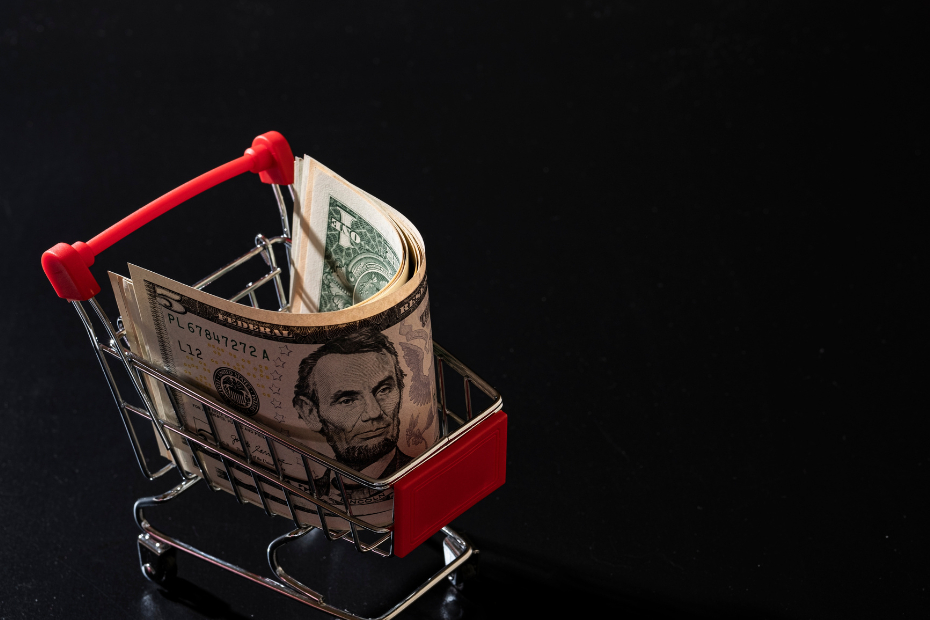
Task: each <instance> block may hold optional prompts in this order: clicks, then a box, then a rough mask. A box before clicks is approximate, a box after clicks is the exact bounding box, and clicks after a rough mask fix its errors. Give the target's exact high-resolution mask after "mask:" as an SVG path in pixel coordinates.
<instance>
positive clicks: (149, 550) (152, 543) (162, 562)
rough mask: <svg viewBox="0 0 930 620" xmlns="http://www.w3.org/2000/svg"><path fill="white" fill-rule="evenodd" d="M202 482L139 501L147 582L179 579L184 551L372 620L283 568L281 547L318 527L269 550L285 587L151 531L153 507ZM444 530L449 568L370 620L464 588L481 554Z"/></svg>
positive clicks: (341, 613) (355, 619)
mask: <svg viewBox="0 0 930 620" xmlns="http://www.w3.org/2000/svg"><path fill="white" fill-rule="evenodd" d="M198 480H199V478H192V479H189V480H185V481H184V482H182V483H180V484H179V485H177V486H176V487H174V488H173V489H171V490H170V491H168V492H167V493H163V494H161V495H155V496H153V497H143V498H141V499H139V500H137V501H136V503H135V506H134V509H133V512H134V515H135V519H136V524H137V525H138V526H139V529H141V530H142V533H141V534H139V537H138V545H139V565H140V566H141V568H142V574H143V575H145V577H146V579H149V580H150V581H153V582H155V583H158V584H163V583H167V582H169V581H170V580H171V579H172V578H174V577H175V576H176V575H177V559H176V555H177V553H176V550H177V549H180V550H181V551H184V552H186V553H189V554H191V555H193V556H194V557H197V558H200V559H201V560H205V561H207V562H209V563H210V564H213V565H215V566H219V567H220V568H224V569H226V570H228V571H230V572H233V573H236V574H237V575H239V576H241V577H245V578H246V579H248V580H249V581H252V582H254V583H257V584H260V585H263V586H265V587H267V588H270V589H272V590H274V591H276V592H278V593H279V594H283V595H285V596H287V597H289V598H292V599H294V600H297V601H300V602H301V603H304V604H305V605H309V606H311V607H314V608H316V609H319V610H321V611H325V612H326V613H328V614H331V615H333V616H336V617H337V618H342V619H343V620H369V619H365V618H361V617H360V616H357V615H355V614H353V613H351V612H349V611H347V610H344V609H339V608H338V607H333V606H331V605H328V604H327V603H325V602H324V601H323V595H322V594H320V593H319V592H316V591H315V590H312V589H310V588H308V587H307V586H305V585H304V584H302V583H301V582H300V581H298V580H296V579H294V578H293V577H291V576H290V575H288V574H287V573H286V572H285V571H284V569H283V568H282V567H281V565H280V564H279V563H278V558H277V553H278V550H279V549H280V548H281V547H283V546H284V545H286V544H287V543H290V542H293V541H295V540H297V539H298V538H301V537H302V536H304V535H306V534H308V533H309V532H310V531H312V530H314V529H317V528H314V527H301V528H298V529H296V530H293V531H292V532H289V533H287V534H285V535H283V536H279V537H278V538H276V539H275V540H273V541H272V542H271V544H270V545H268V552H267V555H268V564H269V566H270V567H271V570H272V571H273V572H274V574H275V576H277V577H278V578H279V579H281V581H283V582H284V583H281V582H278V581H275V580H274V579H268V578H267V577H262V576H261V575H256V574H255V573H252V572H249V571H247V570H245V569H243V568H239V567H238V566H236V565H234V564H230V563H229V562H226V561H224V560H221V559H220V558H218V557H216V556H212V555H210V554H208V553H204V552H203V551H200V550H199V549H197V548H196V547H192V546H191V545H188V544H187V543H185V542H183V541H180V540H178V539H176V538H172V537H171V536H168V535H167V534H164V533H163V532H160V531H158V530H156V529H155V528H154V527H152V524H151V523H149V522H148V520H147V519H146V518H145V513H144V511H145V509H146V508H150V507H152V506H157V505H159V504H164V503H166V502H168V501H170V500H172V499H174V498H176V497H178V496H179V495H181V493H183V492H184V491H186V490H187V489H189V488H191V487H192V486H193V485H194V484H196V482H197V481H198ZM442 531H443V533H444V534H445V535H446V538H445V539H444V540H443V556H444V558H445V566H444V567H443V568H441V569H440V570H439V571H438V572H436V573H435V574H434V575H433V576H432V577H430V578H429V579H427V580H426V581H425V582H424V583H423V584H421V585H420V586H419V587H418V588H417V589H416V590H414V591H413V592H412V593H410V594H409V595H408V596H407V597H406V598H404V599H403V600H402V601H401V602H399V603H398V604H397V605H395V606H394V607H392V608H391V609H389V610H388V611H387V612H385V613H384V614H382V615H381V616H378V617H377V618H373V619H370V620H390V619H391V618H394V617H396V616H397V615H398V614H399V613H400V612H402V611H403V610H404V609H406V608H407V607H408V606H410V604H411V603H413V602H414V601H416V600H417V599H418V598H420V597H421V596H423V594H425V593H426V592H427V591H428V590H429V589H430V588H432V587H433V586H435V585H436V584H438V583H441V582H442V581H443V579H444V578H447V577H448V578H449V579H450V580H451V581H452V583H453V584H456V585H460V584H461V577H462V575H463V574H464V573H465V572H467V570H461V569H463V568H464V569H467V565H466V563H467V562H468V561H469V560H470V559H471V558H472V557H473V556H474V555H475V554H476V553H477V550H476V549H475V548H474V546H473V545H471V543H469V542H468V541H467V540H466V539H464V538H463V537H461V536H459V535H458V534H457V533H456V532H455V531H454V530H453V529H452V528H449V527H444V528H442Z"/></svg>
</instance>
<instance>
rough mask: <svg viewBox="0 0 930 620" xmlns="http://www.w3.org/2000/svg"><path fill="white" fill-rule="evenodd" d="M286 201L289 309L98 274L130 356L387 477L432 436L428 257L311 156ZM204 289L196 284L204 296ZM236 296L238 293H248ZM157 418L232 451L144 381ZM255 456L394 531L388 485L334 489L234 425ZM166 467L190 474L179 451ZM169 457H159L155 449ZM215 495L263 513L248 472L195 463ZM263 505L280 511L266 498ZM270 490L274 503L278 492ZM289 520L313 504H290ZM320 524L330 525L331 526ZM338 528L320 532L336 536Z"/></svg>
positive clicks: (388, 216) (304, 515) (189, 407)
mask: <svg viewBox="0 0 930 620" xmlns="http://www.w3.org/2000/svg"><path fill="white" fill-rule="evenodd" d="M294 178H295V180H294V190H295V194H296V198H295V206H294V217H293V223H292V228H291V230H292V231H293V233H292V234H293V236H292V243H291V251H290V261H291V264H290V269H291V279H290V291H289V294H288V297H287V299H288V300H289V307H288V308H287V310H286V311H273V310H263V309H261V308H256V307H252V306H249V305H244V304H242V303H236V302H231V301H228V300H226V299H223V298H220V297H216V296H214V295H211V294H209V293H208V292H205V291H203V290H198V289H195V288H192V287H190V286H186V285H184V284H181V283H179V282H176V281H174V280H171V279H169V278H167V277H164V276H162V275H159V274H156V273H152V272H151V271H147V270H146V269H143V268H141V267H137V266H136V265H129V274H130V276H131V279H130V278H125V277H123V276H119V275H117V274H113V273H111V274H110V281H111V284H112V286H113V290H114V292H115V294H116V299H117V303H118V305H119V310H120V314H121V316H122V317H123V324H124V327H125V329H126V337H127V339H128V341H129V344H130V348H131V349H132V351H133V352H134V354H135V355H139V356H141V357H143V358H144V359H145V360H146V361H148V362H150V363H152V364H154V365H156V366H159V367H162V368H164V369H166V370H167V371H168V372H169V373H171V374H173V375H174V376H176V377H178V378H179V379H181V380H183V381H184V382H186V383H188V384H190V385H192V386H194V387H196V388H198V389H200V390H202V391H204V392H206V393H207V394H210V395H212V396H213V397H215V398H216V399H217V400H218V401H219V402H222V403H224V404H225V405H226V406H228V407H230V408H231V409H233V410H235V411H238V412H240V413H241V414H243V415H246V416H249V417H250V418H251V419H253V420H254V421H255V422H258V423H260V424H262V425H264V426H267V427H269V428H271V429H272V430H274V431H276V432H278V433H280V434H282V435H284V436H286V437H289V438H290V439H292V440H293V441H295V442H296V443H300V444H302V445H305V446H306V447H308V448H310V449H312V450H315V451H317V452H319V453H321V454H323V455H325V456H328V457H329V458H332V459H335V460H336V461H338V462H339V463H341V464H342V465H344V466H345V467H347V468H349V469H352V470H354V471H357V472H360V473H362V474H365V475H367V476H369V477H371V478H385V477H388V476H390V475H391V474H393V473H394V472H396V471H398V470H399V469H401V468H403V467H404V466H405V465H407V464H408V463H409V462H410V461H411V460H413V459H414V458H416V457H417V456H418V455H420V454H422V453H423V452H424V451H426V450H427V449H429V448H430V447H431V446H433V445H434V444H435V443H436V442H437V441H438V439H439V430H440V429H439V426H440V425H439V420H438V416H437V400H436V399H437V395H436V388H435V368H434V362H433V360H434V358H433V340H432V327H431V323H430V312H429V295H428V291H427V286H426V255H425V252H424V244H423V239H422V237H421V236H420V233H419V232H418V231H417V229H416V228H415V227H414V226H413V224H411V223H410V221H409V220H407V218H405V217H404V216H403V215H401V214H400V213H399V212H398V211H396V210H395V209H393V208H392V207H390V206H388V205H387V204H385V203H384V202H382V201H381V200H378V199H377V198H375V197H374V196H372V195H370V194H368V193H367V192H365V191H364V190H362V189H359V188H358V187H356V186H354V185H352V184H351V183H349V182H347V181H346V180H345V179H343V178H342V177H340V176H339V175H337V174H335V173H334V172H333V171H331V170H329V169H328V168H326V167H325V166H323V165H322V164H320V163H319V162H317V161H316V160H314V159H312V158H310V157H306V156H305V157H303V158H297V160H296V161H295V177H294ZM207 288H209V287H207ZM246 299H247V298H246ZM146 381H147V387H148V390H149V393H150V394H151V396H152V399H153V401H154V404H155V408H156V410H157V413H158V415H159V416H160V417H162V419H164V420H166V421H168V422H170V423H172V424H178V425H182V426H184V427H185V428H187V429H188V430H189V431H191V432H195V433H198V434H201V435H209V436H210V437H212V438H213V439H214V440H215V441H217V442H219V444H220V445H221V446H223V447H225V448H227V449H229V450H230V451H233V452H237V453H238V452H240V443H241V441H240V436H239V434H238V433H237V430H236V428H235V425H234V424H233V421H232V420H231V419H230V418H229V417H228V416H225V415H223V414H222V413H220V412H217V411H214V410H212V409H208V410H205V409H204V407H203V406H202V405H201V404H200V403H199V402H197V401H196V400H194V399H191V398H189V397H187V396H185V395H184V394H183V393H181V392H179V391H176V390H173V389H169V388H166V387H165V386H164V385H163V384H162V383H160V382H157V381H154V380H151V379H148V378H146ZM244 440H245V444H246V448H247V449H248V451H249V453H250V455H251V458H252V460H253V461H255V462H258V463H261V464H263V465H265V466H267V467H269V468H271V469H275V463H274V461H273V460H272V459H274V460H276V461H277V463H278V465H279V466H280V468H281V471H282V473H283V475H284V476H285V477H286V479H287V480H288V481H289V482H291V483H292V484H294V485H296V486H298V487H300V488H303V489H305V490H308V491H309V490H311V489H310V485H313V489H312V490H313V491H314V492H315V493H316V494H317V496H318V497H321V498H323V499H324V500H325V501H327V502H329V503H331V504H333V505H335V506H340V507H341V506H343V505H344V501H346V500H347V501H348V503H349V505H350V506H351V508H352V514H353V515H355V516H358V517H361V518H364V519H365V520H367V521H368V522H370V523H371V524H373V525H386V524H389V523H390V522H391V521H392V507H393V497H392V495H391V491H390V489H388V490H384V491H377V490H373V489H369V488H367V487H364V486H361V485H355V484H353V483H351V482H350V481H348V480H346V481H345V482H344V483H343V484H337V480H336V478H335V476H334V475H333V473H332V471H330V470H329V469H327V468H325V467H323V466H321V465H318V464H315V463H311V464H310V472H311V476H309V478H310V479H308V475H307V473H306V472H307V470H306V469H305V468H304V464H303V462H302V460H301V458H300V457H299V455H298V453H296V452H292V451H290V450H287V449H286V448H285V449H279V450H277V454H274V455H272V454H270V453H269V451H268V448H267V444H266V442H265V441H264V439H263V438H261V437H260V436H259V435H257V434H255V433H254V432H250V431H248V429H245V432H244ZM173 447H174V448H175V451H176V453H177V454H178V455H179V458H180V459H181V460H182V461H183V462H182V463H179V466H181V467H183V468H185V469H187V470H189V471H198V472H199V468H198V467H197V466H196V465H195V464H194V462H193V458H192V456H191V454H190V450H189V448H188V447H187V446H186V445H185V444H183V443H181V442H178V444H177V445H175V446H173ZM164 453H165V454H166V455H167V451H165V452H164ZM202 456H203V460H204V464H205V465H206V469H205V474H206V475H207V477H208V478H209V480H208V482H210V483H211V484H212V485H214V486H217V487H219V488H222V489H224V490H226V491H228V492H232V484H233V481H231V480H229V477H230V475H229V474H228V473H227V472H232V476H233V477H234V478H236V480H235V484H236V486H237V488H238V490H239V492H240V494H241V496H242V497H243V499H246V500H248V501H251V502H252V503H255V504H260V501H259V498H258V495H257V493H258V489H256V487H255V484H254V483H253V479H252V477H251V476H250V475H249V473H248V472H247V471H245V470H240V469H239V468H237V467H232V468H230V469H228V470H227V469H226V468H225V467H224V466H223V464H222V463H220V462H219V461H218V460H216V459H214V458H212V457H210V456H208V455H206V454H204V455H202ZM265 495H266V498H267V500H270V501H268V502H267V503H268V505H269V508H270V509H271V510H272V511H274V512H276V513H278V514H281V515H284V516H290V511H289V509H288V507H287V499H288V498H285V497H284V496H283V495H281V494H280V492H279V491H276V490H275V489H273V488H266V489H265ZM279 495H280V496H279ZM291 501H292V503H293V504H294V507H295V509H296V513H297V514H298V516H299V517H300V519H301V522H302V523H304V524H306V525H319V522H318V518H317V516H316V514H317V513H316V509H315V507H314V506H312V505H310V504H309V502H304V501H303V500H301V499H300V498H291ZM328 520H329V519H328ZM334 525H335V524H330V526H331V527H333V526H334Z"/></svg>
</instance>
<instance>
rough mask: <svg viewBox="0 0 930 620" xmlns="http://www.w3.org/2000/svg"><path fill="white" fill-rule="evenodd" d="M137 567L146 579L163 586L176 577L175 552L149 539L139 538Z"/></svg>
mask: <svg viewBox="0 0 930 620" xmlns="http://www.w3.org/2000/svg"><path fill="white" fill-rule="evenodd" d="M139 566H140V567H141V568H142V574H143V575H144V576H145V578H146V579H148V580H149V581H151V582H153V583H157V584H159V585H164V584H167V583H168V582H170V581H171V580H172V579H174V578H175V577H177V576H178V558H177V552H176V551H175V550H174V548H172V547H166V546H165V545H162V544H160V543H157V542H154V541H152V540H151V539H146V538H143V536H140V537H139Z"/></svg>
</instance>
